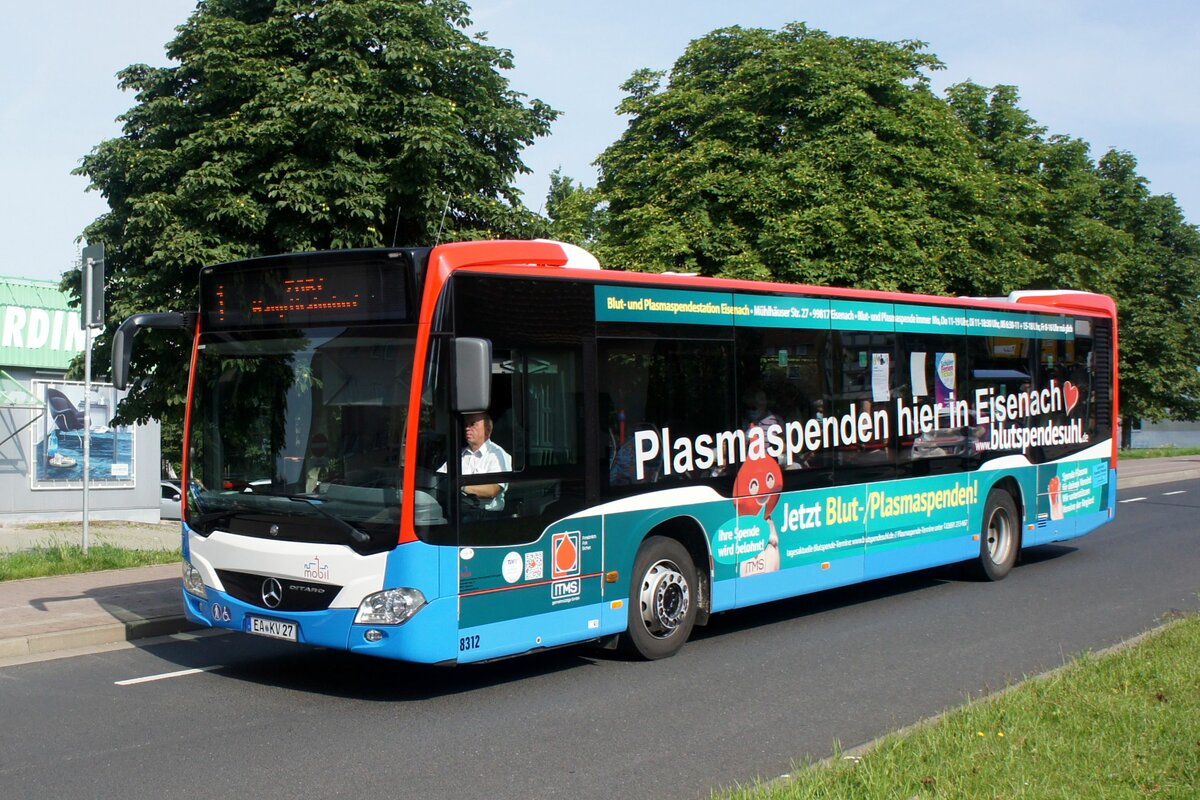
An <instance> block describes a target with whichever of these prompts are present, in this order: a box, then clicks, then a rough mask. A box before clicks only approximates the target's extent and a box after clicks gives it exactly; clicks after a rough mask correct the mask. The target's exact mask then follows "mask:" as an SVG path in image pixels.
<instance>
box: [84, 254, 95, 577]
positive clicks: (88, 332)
mask: <svg viewBox="0 0 1200 800" xmlns="http://www.w3.org/2000/svg"><path fill="white" fill-rule="evenodd" d="M92 264H93V260H92V259H90V258H89V259H86V260H85V261H84V265H83V318H84V319H85V320H86V321H87V324H85V325H84V326H83V554H84V555H85V556H86V555H87V552H88V483H89V480H88V479H89V478H90V477H91V472H92V325H91V321H92Z"/></svg>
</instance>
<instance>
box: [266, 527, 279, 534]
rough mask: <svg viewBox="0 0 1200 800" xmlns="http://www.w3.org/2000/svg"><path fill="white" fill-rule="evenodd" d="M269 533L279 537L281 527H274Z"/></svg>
mask: <svg viewBox="0 0 1200 800" xmlns="http://www.w3.org/2000/svg"><path fill="white" fill-rule="evenodd" d="M268 533H270V534H271V535H272V536H278V535H279V526H278V525H272V526H271V529H270V530H269V531H268Z"/></svg>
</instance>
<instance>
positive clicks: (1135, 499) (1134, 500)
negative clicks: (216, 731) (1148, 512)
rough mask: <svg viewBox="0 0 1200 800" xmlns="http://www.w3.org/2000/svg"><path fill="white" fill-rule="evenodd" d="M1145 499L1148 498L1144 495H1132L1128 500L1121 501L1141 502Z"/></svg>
mask: <svg viewBox="0 0 1200 800" xmlns="http://www.w3.org/2000/svg"><path fill="white" fill-rule="evenodd" d="M1145 499H1146V498H1144V497H1131V498H1129V499H1128V500H1121V501H1120V502H1122V503H1140V502H1142V501H1143V500H1145Z"/></svg>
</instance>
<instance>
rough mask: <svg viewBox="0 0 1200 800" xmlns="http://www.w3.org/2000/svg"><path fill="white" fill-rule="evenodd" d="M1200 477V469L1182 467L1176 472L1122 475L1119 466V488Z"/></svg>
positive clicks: (1131, 487) (1134, 487) (1132, 487)
mask: <svg viewBox="0 0 1200 800" xmlns="http://www.w3.org/2000/svg"><path fill="white" fill-rule="evenodd" d="M1197 479H1200V469H1181V470H1176V471H1175V472H1169V473H1159V474H1156V475H1122V474H1121V469H1120V467H1118V468H1117V488H1118V489H1137V488H1139V487H1141V486H1157V485H1158V484H1160V483H1176V482H1177V481H1187V480H1197Z"/></svg>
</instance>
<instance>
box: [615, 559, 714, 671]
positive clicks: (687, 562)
mask: <svg viewBox="0 0 1200 800" xmlns="http://www.w3.org/2000/svg"><path fill="white" fill-rule="evenodd" d="M696 579H697V578H696V566H695V564H693V563H692V557H691V555H690V554H689V553H688V551H687V548H685V547H684V546H683V545H682V544H680V543H679V542H677V541H675V540H674V539H668V538H666V537H664V536H652V537H650V538H649V539H647V540H646V541H645V542H643V543H642V546H641V547H640V548H638V554H637V558H635V559H634V561H633V582H632V583H631V585H630V589H629V629H628V630H627V631H626V632H625V634H624V635H622V636H621V649H622V651H624V652H625V653H626V654H627V655H631V656H634V657H636V658H643V659H646V660H649V661H653V660H655V659H659V658H667V657H668V656H673V655H675V654H676V653H678V652H679V648H681V647H683V644H684V642H686V641H687V640H688V637H689V636H691V633H692V627H693V626H694V625H695V623H696V610H697V603H698V601H699V595H698V594H697V591H696Z"/></svg>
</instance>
